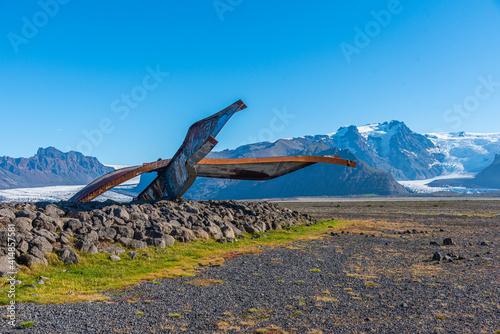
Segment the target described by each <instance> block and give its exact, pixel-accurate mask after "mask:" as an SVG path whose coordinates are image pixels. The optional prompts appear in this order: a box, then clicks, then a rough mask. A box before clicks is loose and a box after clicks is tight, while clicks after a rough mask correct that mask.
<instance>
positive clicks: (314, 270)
mask: <svg viewBox="0 0 500 334" xmlns="http://www.w3.org/2000/svg"><path fill="white" fill-rule="evenodd" d="M309 271H310V272H312V273H320V272H321V269H309Z"/></svg>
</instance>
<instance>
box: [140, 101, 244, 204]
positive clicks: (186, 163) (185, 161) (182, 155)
mask: <svg viewBox="0 0 500 334" xmlns="http://www.w3.org/2000/svg"><path fill="white" fill-rule="evenodd" d="M246 107H247V106H246V105H245V103H244V102H243V101H241V100H238V101H236V102H235V103H233V104H231V105H230V106H229V107H227V108H224V109H223V110H221V111H219V112H218V113H215V114H213V115H212V116H209V117H207V118H204V119H202V120H200V121H198V122H196V123H194V124H193V125H191V126H190V127H189V130H188V133H187V135H186V138H185V139H184V142H183V143H182V145H181V147H180V148H179V149H178V150H177V152H176V153H175V155H174V157H173V158H172V160H171V161H170V163H169V164H168V166H167V167H166V168H165V169H164V170H162V171H161V172H159V173H158V177H157V178H156V179H155V180H154V181H153V182H152V183H151V184H150V185H149V186H148V187H147V188H146V189H144V191H143V192H141V193H140V194H139V196H138V197H137V198H138V199H145V200H152V199H160V198H163V197H166V198H168V199H175V198H179V197H181V196H182V195H183V194H184V193H185V192H186V191H187V189H188V188H189V187H190V186H191V184H192V183H193V182H194V179H196V173H195V171H194V170H191V171H189V170H190V169H192V168H193V166H194V165H195V164H196V163H198V162H199V161H200V160H201V159H203V158H204V157H205V156H206V155H207V154H208V153H209V152H210V151H211V150H212V148H213V147H214V146H215V145H216V144H217V140H215V137H216V136H217V134H218V133H219V132H220V130H222V128H223V127H224V125H226V123H227V121H229V119H230V118H231V117H232V116H233V115H234V114H235V113H237V112H238V111H240V110H243V109H245V108H246ZM193 177H194V179H193Z"/></svg>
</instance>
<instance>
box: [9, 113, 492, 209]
mask: <svg viewBox="0 0 500 334" xmlns="http://www.w3.org/2000/svg"><path fill="white" fill-rule="evenodd" d="M499 153H500V133H493V134H474V133H465V132H458V133H433V134H419V133H416V132H414V131H412V130H410V129H409V128H408V127H407V126H406V124H405V123H403V122H399V121H391V122H384V123H374V124H369V125H365V126H359V127H358V126H354V125H351V126H346V127H340V128H339V129H338V130H337V131H336V132H334V133H330V134H324V135H311V136H303V137H296V138H285V139H279V140H275V141H267V142H260V143H253V144H248V145H243V146H240V147H238V148H236V149H233V150H224V151H220V152H212V153H210V155H209V157H210V158H250V157H266V156H288V155H302V154H309V155H340V156H341V158H344V159H349V160H356V161H358V166H357V167H356V168H354V169H353V168H347V167H342V166H331V165H324V164H316V165H313V166H310V167H307V168H304V169H303V170H300V171H297V172H294V173H291V174H289V175H286V176H283V177H280V178H277V179H274V180H269V181H263V182H252V181H238V180H222V179H204V178H199V179H198V180H197V181H196V182H195V184H194V185H193V186H192V187H191V189H190V190H189V192H188V193H186V197H188V198H191V199H207V198H211V199H228V198H233V199H251V198H271V197H295V196H338V195H342V196H343V195H361V194H380V195H401V194H407V193H408V191H407V190H406V189H405V188H404V187H403V186H401V184H400V183H398V182H397V181H400V182H407V181H408V180H426V179H431V178H436V177H443V176H446V175H449V176H455V177H457V176H468V178H467V179H466V180H468V181H471V176H474V175H476V174H477V176H476V178H475V179H474V182H473V183H471V182H463V183H461V186H463V185H464V184H466V185H468V186H472V185H474V186H478V185H481V184H482V185H485V184H488V185H489V187H490V188H491V187H492V185H495V186H494V187H493V188H500V185H499V184H498V183H494V182H492V181H491V180H496V178H497V177H498V175H499V173H500V171H499V168H498V166H499V165H500V163H499V161H500V158H499V157H496V158H495V156H496V154H499ZM138 163H139V162H138ZM111 170H113V168H111V167H106V166H104V165H102V164H101V163H99V161H98V160H97V159H96V158H93V157H85V156H83V155H82V154H81V153H78V152H74V151H71V152H68V153H63V152H61V151H58V150H57V149H55V148H53V147H49V148H47V149H39V150H38V152H37V154H36V155H35V156H34V157H31V158H17V159H16V158H10V157H1V158H0V189H8V188H21V187H36V186H48V185H76V184H80V185H83V184H86V183H88V182H90V181H92V180H93V179H95V178H96V177H98V176H100V175H103V174H105V173H107V172H109V171H111ZM154 177H155V175H154V173H152V174H145V175H143V176H142V178H141V182H140V183H139V185H137V187H135V189H130V187H129V189H127V190H126V191H127V192H129V193H130V192H132V193H133V192H140V191H141V190H142V188H143V187H145V185H147V184H148V182H149V181H150V180H152V179H153V178H154ZM419 182H420V181H419ZM436 182H437V183H436V184H435V185H440V186H443V185H445V186H453V185H456V183H455V184H454V183H453V181H443V180H439V181H436ZM440 182H441V183H440ZM446 182H448V183H446ZM431 185H432V184H431ZM481 187H483V188H484V186H481Z"/></svg>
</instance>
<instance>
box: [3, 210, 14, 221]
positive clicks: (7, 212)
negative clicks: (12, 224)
mask: <svg viewBox="0 0 500 334" xmlns="http://www.w3.org/2000/svg"><path fill="white" fill-rule="evenodd" d="M0 217H7V218H9V219H11V220H14V219H16V215H15V213H14V211H12V210H10V209H0Z"/></svg>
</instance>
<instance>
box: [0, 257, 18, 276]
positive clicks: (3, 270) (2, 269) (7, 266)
mask: <svg viewBox="0 0 500 334" xmlns="http://www.w3.org/2000/svg"><path fill="white" fill-rule="evenodd" d="M11 260H12V259H11V258H10V257H9V256H8V255H3V256H0V277H4V276H8V275H9V273H12V272H15V271H16V270H17V265H16V264H15V262H14V267H11V263H10V261H11Z"/></svg>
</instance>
